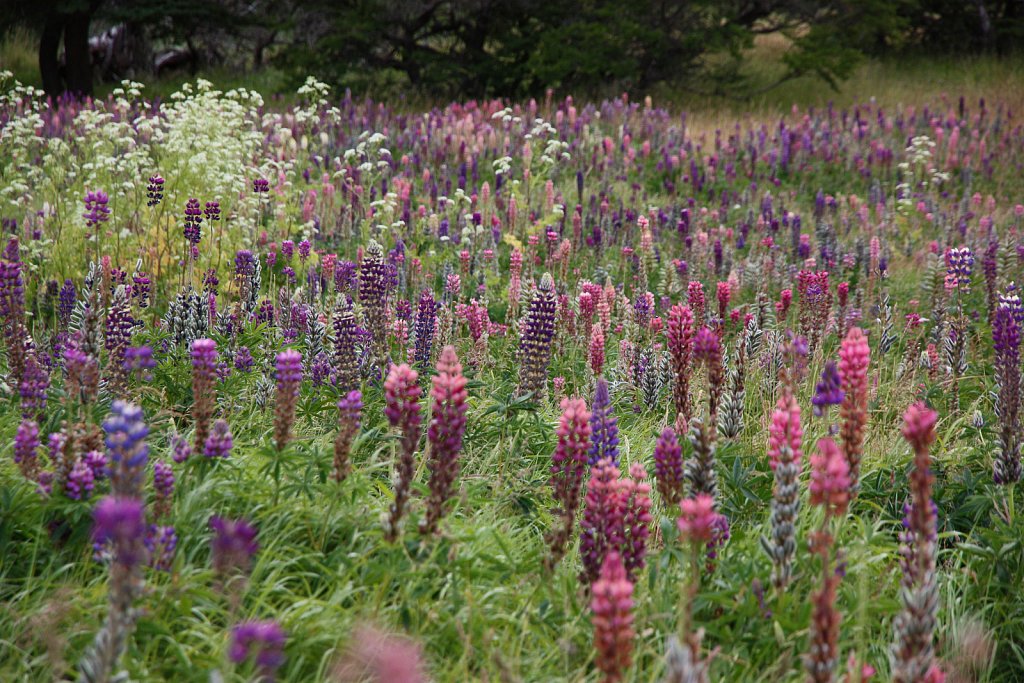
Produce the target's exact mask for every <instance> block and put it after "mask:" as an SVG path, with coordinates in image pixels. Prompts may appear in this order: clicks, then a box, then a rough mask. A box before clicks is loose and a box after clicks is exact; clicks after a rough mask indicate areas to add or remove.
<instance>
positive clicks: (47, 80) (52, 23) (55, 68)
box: [39, 16, 64, 100]
mask: <svg viewBox="0 0 1024 683" xmlns="http://www.w3.org/2000/svg"><path fill="white" fill-rule="evenodd" d="M63 32H64V21H63V19H62V18H61V17H59V16H51V17H49V18H47V20H46V25H45V26H43V35H42V36H41V37H40V39H39V75H40V76H42V78H43V90H44V91H46V94H47V95H48V96H49V97H50V98H51V99H54V100H56V99H57V97H58V96H59V95H60V94H61V93H63V92H64V83H63V81H62V80H61V76H60V62H59V61H58V59H57V51H58V50H59V49H60V37H61V34H62V33H63Z"/></svg>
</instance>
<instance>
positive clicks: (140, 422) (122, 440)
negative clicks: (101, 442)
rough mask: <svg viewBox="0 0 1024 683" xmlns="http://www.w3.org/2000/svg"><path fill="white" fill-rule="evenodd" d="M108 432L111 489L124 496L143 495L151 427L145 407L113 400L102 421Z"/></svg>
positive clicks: (139, 496) (136, 496)
mask: <svg viewBox="0 0 1024 683" xmlns="http://www.w3.org/2000/svg"><path fill="white" fill-rule="evenodd" d="M103 431H104V432H105V433H106V439H105V442H106V445H107V452H108V454H109V458H108V466H107V469H108V476H109V477H110V486H111V491H113V493H114V495H115V496H119V497H123V498H140V499H141V498H142V480H143V474H144V472H145V469H146V462H147V461H148V459H149V446H147V445H146V437H147V436H148V435H149V427H147V426H146V421H145V419H144V418H143V415H142V408H139V407H138V406H135V405H132V404H131V403H128V402H126V401H114V404H113V405H112V406H111V410H110V415H109V416H108V417H107V419H106V420H104V421H103Z"/></svg>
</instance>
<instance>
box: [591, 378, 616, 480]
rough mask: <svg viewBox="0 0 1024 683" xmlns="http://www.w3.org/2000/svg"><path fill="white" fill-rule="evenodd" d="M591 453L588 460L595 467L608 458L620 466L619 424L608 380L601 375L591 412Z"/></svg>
mask: <svg viewBox="0 0 1024 683" xmlns="http://www.w3.org/2000/svg"><path fill="white" fill-rule="evenodd" d="M590 432H591V436H590V454H589V456H588V458H587V461H588V462H589V463H590V466H591V467H593V466H594V465H596V464H597V462H598V461H599V460H602V459H604V458H607V459H608V460H611V462H612V464H613V465H615V466H616V467H618V466H619V426H618V420H617V419H616V418H615V413H614V411H613V409H612V401H611V397H609V395H608V382H607V381H606V380H605V379H604V378H603V377H599V378H598V380H597V388H596V389H595V390H594V403H593V407H592V411H591V413H590Z"/></svg>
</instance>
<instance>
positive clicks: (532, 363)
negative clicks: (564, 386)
mask: <svg viewBox="0 0 1024 683" xmlns="http://www.w3.org/2000/svg"><path fill="white" fill-rule="evenodd" d="M555 304H556V302H555V281H554V279H553V278H552V277H551V275H550V274H549V273H544V276H543V277H541V279H540V284H538V285H537V290H536V291H535V292H534V295H533V298H532V300H531V301H530V307H529V308H528V309H527V311H526V314H525V316H524V318H523V322H522V325H521V327H520V333H519V393H521V394H526V393H530V392H533V394H534V395H535V396H540V395H542V394H543V393H544V386H545V384H547V377H548V364H549V363H550V362H551V341H552V338H553V337H554V336H555Z"/></svg>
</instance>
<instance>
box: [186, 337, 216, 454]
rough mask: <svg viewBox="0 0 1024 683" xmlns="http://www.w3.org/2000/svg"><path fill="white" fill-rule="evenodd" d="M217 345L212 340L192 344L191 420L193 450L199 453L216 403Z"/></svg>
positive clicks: (207, 434)
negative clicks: (193, 425) (193, 421)
mask: <svg viewBox="0 0 1024 683" xmlns="http://www.w3.org/2000/svg"><path fill="white" fill-rule="evenodd" d="M218 360H219V356H218V354H217V344H216V342H214V341H213V340H212V339H196V340H195V341H194V342H192V419H193V420H195V423H196V430H195V438H194V440H193V442H192V443H193V444H194V446H193V450H194V451H199V450H201V449H202V448H203V444H205V443H206V438H207V436H209V434H210V420H211V419H212V418H213V412H214V409H215V407H216V403H217V362H218Z"/></svg>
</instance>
